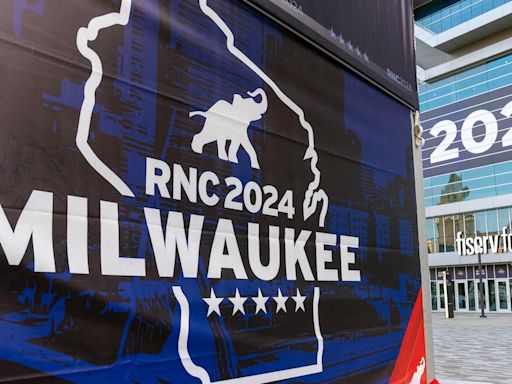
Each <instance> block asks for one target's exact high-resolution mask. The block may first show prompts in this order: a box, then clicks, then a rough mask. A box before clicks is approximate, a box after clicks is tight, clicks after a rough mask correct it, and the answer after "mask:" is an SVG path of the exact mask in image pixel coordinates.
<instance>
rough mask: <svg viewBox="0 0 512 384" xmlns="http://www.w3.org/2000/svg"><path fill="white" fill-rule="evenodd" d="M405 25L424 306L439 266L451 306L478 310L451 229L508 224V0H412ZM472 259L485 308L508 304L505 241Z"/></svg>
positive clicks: (488, 229)
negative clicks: (416, 124) (413, 96)
mask: <svg viewBox="0 0 512 384" xmlns="http://www.w3.org/2000/svg"><path fill="white" fill-rule="evenodd" d="M415 35H416V45H417V47H416V49H417V53H416V55H417V57H416V60H417V66H418V68H417V71H418V80H419V98H420V112H421V125H422V126H423V129H424V133H423V137H424V139H425V145H424V147H423V152H422V162H423V176H424V205H425V215H426V219H427V220H426V234H427V247H428V262H429V266H430V286H431V300H432V310H433V311H443V310H444V294H445V290H444V286H443V280H442V272H443V271H448V272H450V274H451V276H452V278H453V286H454V291H455V308H454V309H455V310H456V311H461V312H462V311H464V312H465V311H479V310H480V306H479V299H478V297H479V296H478V295H479V292H478V281H479V278H480V269H479V268H478V257H477V255H476V254H473V255H463V254H459V252H457V242H456V239H457V234H458V233H459V236H461V237H464V238H475V237H483V236H489V237H491V238H493V236H500V235H501V234H503V233H504V232H505V233H510V230H511V219H512V1H511V0H462V1H454V0H432V1H418V0H416V1H415ZM496 239H502V238H501V237H496ZM481 259H482V264H483V268H482V270H481V271H482V272H481V273H482V277H483V282H484V293H485V309H486V310H487V311H490V312H512V252H510V248H509V247H507V244H506V242H505V243H504V242H503V241H502V240H499V244H498V245H497V247H496V249H494V250H491V249H489V250H488V252H486V253H483V254H482V255H481Z"/></svg>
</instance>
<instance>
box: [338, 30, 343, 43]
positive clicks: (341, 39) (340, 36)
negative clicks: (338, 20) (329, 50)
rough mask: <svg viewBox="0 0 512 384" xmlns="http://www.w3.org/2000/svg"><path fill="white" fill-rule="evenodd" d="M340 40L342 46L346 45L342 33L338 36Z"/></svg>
mask: <svg viewBox="0 0 512 384" xmlns="http://www.w3.org/2000/svg"><path fill="white" fill-rule="evenodd" d="M338 40H339V42H340V44H343V45H345V39H344V38H343V35H342V34H341V33H340V35H339V36H338Z"/></svg>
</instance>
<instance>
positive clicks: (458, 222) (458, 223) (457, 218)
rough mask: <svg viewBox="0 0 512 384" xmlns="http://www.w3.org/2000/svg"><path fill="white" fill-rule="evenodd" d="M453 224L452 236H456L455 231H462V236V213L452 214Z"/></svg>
mask: <svg viewBox="0 0 512 384" xmlns="http://www.w3.org/2000/svg"><path fill="white" fill-rule="evenodd" d="M453 226H454V232H453V236H454V237H457V233H459V232H462V233H463V235H462V236H464V216H463V215H462V214H460V215H453Z"/></svg>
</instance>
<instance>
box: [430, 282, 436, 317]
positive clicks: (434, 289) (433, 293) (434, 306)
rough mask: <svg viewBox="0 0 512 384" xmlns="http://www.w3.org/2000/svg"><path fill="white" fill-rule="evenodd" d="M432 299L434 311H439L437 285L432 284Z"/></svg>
mask: <svg viewBox="0 0 512 384" xmlns="http://www.w3.org/2000/svg"><path fill="white" fill-rule="evenodd" d="M430 298H431V299H432V310H433V311H437V290H436V283H435V282H432V283H430Z"/></svg>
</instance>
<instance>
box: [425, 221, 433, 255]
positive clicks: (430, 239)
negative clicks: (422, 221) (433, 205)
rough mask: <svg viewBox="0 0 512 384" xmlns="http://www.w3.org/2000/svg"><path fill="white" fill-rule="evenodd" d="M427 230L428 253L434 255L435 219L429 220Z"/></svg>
mask: <svg viewBox="0 0 512 384" xmlns="http://www.w3.org/2000/svg"><path fill="white" fill-rule="evenodd" d="M426 227H427V228H426V229H427V252H428V253H433V252H434V243H435V239H434V219H427V223H426Z"/></svg>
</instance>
